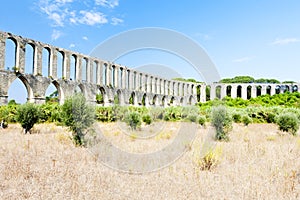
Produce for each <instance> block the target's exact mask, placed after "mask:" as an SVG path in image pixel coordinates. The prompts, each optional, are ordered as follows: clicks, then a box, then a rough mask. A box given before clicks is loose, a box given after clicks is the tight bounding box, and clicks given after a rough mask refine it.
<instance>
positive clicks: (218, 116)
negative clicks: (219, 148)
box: [211, 105, 232, 141]
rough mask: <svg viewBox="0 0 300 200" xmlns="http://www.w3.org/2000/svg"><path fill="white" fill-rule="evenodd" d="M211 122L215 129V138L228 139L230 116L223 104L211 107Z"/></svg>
mask: <svg viewBox="0 0 300 200" xmlns="http://www.w3.org/2000/svg"><path fill="white" fill-rule="evenodd" d="M211 124H212V125H213V126H214V127H215V129H216V139H217V140H225V141H228V140H229V136H228V133H229V131H230V130H231V129H232V118H231V116H230V114H229V112H228V111H227V109H226V107H225V106H223V105H219V106H216V107H213V108H212V111H211Z"/></svg>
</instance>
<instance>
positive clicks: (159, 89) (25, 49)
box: [0, 32, 196, 96]
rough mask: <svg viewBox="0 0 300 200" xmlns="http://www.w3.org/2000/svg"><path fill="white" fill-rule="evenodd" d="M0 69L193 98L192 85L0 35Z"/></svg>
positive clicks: (46, 45) (55, 78) (1, 33)
mask: <svg viewBox="0 0 300 200" xmlns="http://www.w3.org/2000/svg"><path fill="white" fill-rule="evenodd" d="M0 36H1V37H0V51H1V52H0V55H5V56H4V58H2V57H0V68H1V69H5V70H8V71H14V72H18V73H21V74H33V75H35V76H42V77H49V78H52V79H53V80H58V79H63V80H72V81H77V82H87V83H93V84H97V85H101V86H108V87H113V88H120V89H128V90H135V91H142V92H145V93H155V94H161V95H173V96H185V95H193V94H195V91H196V90H195V84H193V83H187V82H181V81H175V80H166V79H164V78H161V77H156V76H153V75H150V74H147V73H142V72H138V71H135V70H133V69H129V68H127V67H125V66H121V65H117V64H114V63H110V62H107V61H103V60H100V59H96V58H92V57H90V56H86V55H82V54H79V53H76V52H72V51H68V50H65V49H61V48H57V47H54V46H51V45H48V44H43V43H41V42H37V41H34V40H31V39H26V38H22V37H21V36H15V35H12V34H10V33H6V32H0Z"/></svg>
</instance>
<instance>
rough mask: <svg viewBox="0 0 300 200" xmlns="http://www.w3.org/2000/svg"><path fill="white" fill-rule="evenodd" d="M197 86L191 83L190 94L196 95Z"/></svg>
mask: <svg viewBox="0 0 300 200" xmlns="http://www.w3.org/2000/svg"><path fill="white" fill-rule="evenodd" d="M197 87H198V85H193V87H192V94H193V95H197Z"/></svg>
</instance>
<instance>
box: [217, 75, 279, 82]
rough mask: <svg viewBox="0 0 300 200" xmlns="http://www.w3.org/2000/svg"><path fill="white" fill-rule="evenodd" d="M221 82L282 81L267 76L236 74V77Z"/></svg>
mask: <svg viewBox="0 0 300 200" xmlns="http://www.w3.org/2000/svg"><path fill="white" fill-rule="evenodd" d="M220 83H280V81H278V80H276V79H265V78H259V79H254V78H253V77H251V76H236V77H234V78H225V79H222V80H220Z"/></svg>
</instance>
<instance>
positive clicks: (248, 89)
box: [247, 85, 252, 99]
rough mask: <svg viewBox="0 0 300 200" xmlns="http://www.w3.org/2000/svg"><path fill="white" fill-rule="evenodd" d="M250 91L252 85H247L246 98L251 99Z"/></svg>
mask: <svg viewBox="0 0 300 200" xmlns="http://www.w3.org/2000/svg"><path fill="white" fill-rule="evenodd" d="M251 91H252V86H251V85H248V86H247V99H251V97H252V96H251Z"/></svg>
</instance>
